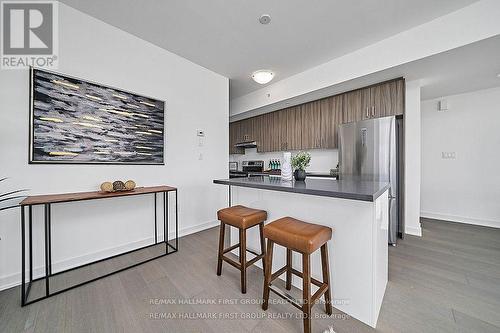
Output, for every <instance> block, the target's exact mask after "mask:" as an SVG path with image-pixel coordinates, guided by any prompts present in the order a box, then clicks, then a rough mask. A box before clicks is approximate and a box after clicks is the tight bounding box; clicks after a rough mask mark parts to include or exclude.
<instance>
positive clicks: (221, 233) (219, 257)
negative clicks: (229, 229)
mask: <svg viewBox="0 0 500 333" xmlns="http://www.w3.org/2000/svg"><path fill="white" fill-rule="evenodd" d="M219 228H220V230H219V254H218V255H217V275H219V276H220V275H221V274H222V256H223V255H224V231H225V229H226V225H225V224H224V223H223V222H221V223H220V227H219Z"/></svg>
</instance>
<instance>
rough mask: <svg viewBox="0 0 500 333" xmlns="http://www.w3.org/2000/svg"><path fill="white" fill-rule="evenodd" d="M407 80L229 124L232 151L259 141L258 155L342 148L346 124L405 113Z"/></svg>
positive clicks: (391, 82) (397, 80)
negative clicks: (340, 142)
mask: <svg viewBox="0 0 500 333" xmlns="http://www.w3.org/2000/svg"><path fill="white" fill-rule="evenodd" d="M404 100H405V81H404V79H396V80H392V81H387V82H383V83H380V84H378V85H373V86H370V87H366V88H362V89H358V90H354V91H350V92H347V93H344V94H341V95H336V96H332V97H328V98H324V99H321V100H317V101H313V102H309V103H305V104H302V105H299V106H294V107H289V108H286V109H283V110H279V111H274V112H271V113H266V114H263V115H261V116H258V117H252V118H248V119H245V120H240V121H237V122H233V123H231V124H230V125H229V146H230V147H229V151H230V152H231V153H232V154H241V153H244V149H242V148H235V147H234V144H235V143H237V142H243V141H256V142H257V151H258V152H271V151H283V150H299V149H315V148H338V126H339V125H340V124H343V123H349V122H354V121H360V120H365V119H371V118H378V117H387V116H395V115H400V114H403V113H404V103H405V102H404Z"/></svg>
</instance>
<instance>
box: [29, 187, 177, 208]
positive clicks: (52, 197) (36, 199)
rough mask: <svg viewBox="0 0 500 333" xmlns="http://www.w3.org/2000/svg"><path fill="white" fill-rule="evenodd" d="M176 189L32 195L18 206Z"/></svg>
mask: <svg viewBox="0 0 500 333" xmlns="http://www.w3.org/2000/svg"><path fill="white" fill-rule="evenodd" d="M175 190H177V188H175V187H171V186H166V185H161V186H150V187H137V188H135V189H134V190H132V191H123V192H102V191H93V192H76V193H61V194H45V195H33V196H30V197H27V198H26V199H24V200H23V201H21V203H20V205H21V206H25V205H41V204H50V203H56V202H71V201H81V200H91V199H105V198H114V197H126V196H131V195H140V194H148V193H158V192H170V191H175Z"/></svg>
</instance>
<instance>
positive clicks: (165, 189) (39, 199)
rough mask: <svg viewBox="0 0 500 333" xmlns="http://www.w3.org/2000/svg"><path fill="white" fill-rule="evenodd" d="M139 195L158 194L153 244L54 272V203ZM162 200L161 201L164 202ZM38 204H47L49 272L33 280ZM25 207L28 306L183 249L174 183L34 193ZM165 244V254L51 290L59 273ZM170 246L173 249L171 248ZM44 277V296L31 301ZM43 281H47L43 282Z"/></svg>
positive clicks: (23, 263)
mask: <svg viewBox="0 0 500 333" xmlns="http://www.w3.org/2000/svg"><path fill="white" fill-rule="evenodd" d="M170 192H175V246H173V245H172V244H171V243H173V239H172V240H171V241H169V239H168V238H169V237H168V235H169V223H168V195H169V193H170ZM158 194H162V195H163V200H162V201H163V239H162V240H160V241H159V240H158V226H157V224H158V223H157V209H156V208H157V201H158V200H157V199H158V198H157V196H158ZM137 195H153V196H154V208H155V213H154V243H153V244H150V245H146V246H143V247H140V248H137V249H134V250H130V251H127V252H123V253H119V254H116V255H113V256H111V257H106V258H103V259H99V260H96V261H93V262H90V263H86V264H83V265H80V266H76V267H72V268H69V269H66V270H63V271H59V272H56V273H53V272H52V246H51V225H50V224H51V214H50V210H51V206H52V205H53V204H58V203H67V202H75V201H84V200H97V199H109V198H116V197H128V196H137ZM160 202H161V201H160ZM37 205H43V206H44V212H45V214H44V216H45V218H44V220H45V221H44V222H45V226H44V233H45V251H44V252H45V275H44V276H42V277H38V278H36V279H33V235H32V230H33V212H32V210H33V206H37ZM20 206H21V246H22V247H21V279H22V280H21V305H22V306H25V305H28V304H32V303H34V302H38V301H41V300H43V299H46V298H48V297H51V296H54V295H57V294H60V293H62V292H65V291H68V290H70V289H73V288H76V287H79V286H82V285H84V284H87V283H90V282H94V281H96V280H98V279H102V278H104V277H107V276H109V275H112V274H115V273H118V272H121V271H124V270H126V269H129V268H132V267H135V266H138V265H141V264H144V263H146V262H149V261H151V260H155V259H158V258H161V257H164V256H166V255H168V254H171V253H174V252H177V250H178V248H179V246H178V245H179V244H178V242H179V234H178V229H179V228H178V211H177V188H175V187H171V186H165V185H163V186H153V187H139V188H136V189H134V190H132V191H126V192H112V193H107V192H98V191H95V192H78V193H63V194H49V195H36V196H30V197H27V198H26V199H24V200H23V201H21V203H20ZM26 207H27V208H28V240H26V212H25V211H26ZM26 241H27V242H28V243H29V247H28V258H29V270H28V281H26ZM161 243H164V244H165V253H162V254H160V255H157V256H155V257H153V258H148V259H146V260H143V261H140V262H138V263H135V264H133V265H130V266H127V267H124V268H121V269H118V270H116V271H113V272H111V273H107V274H105V275H102V276H99V277H96V278H92V279H90V280H88V281H85V282H81V283H78V284H76V285H72V286H70V287H68V288H65V289H61V290H57V291H55V292H52V293H51V292H50V277H53V276H55V275H59V274H62V273H66V272H69V271H72V270H75V269H78V268H81V267H84V266H88V265H92V264H95V263H98V262H101V261H104V260H109V259H112V258H115V257H118V256H121V255H124V254H128V253H132V252H135V251H139V250H143V249H146V248H150V247H153V246H156V245H158V244H161ZM169 249H170V250H169ZM40 280H45V281H44V282H45V293H44V295H43V296H41V297H38V298H36V299H33V300H28V298H29V293H30V290H31V286H32V284H33V283H34V282H36V281H40ZM42 283H43V282H42Z"/></svg>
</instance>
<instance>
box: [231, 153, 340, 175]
mask: <svg viewBox="0 0 500 333" xmlns="http://www.w3.org/2000/svg"><path fill="white" fill-rule="evenodd" d="M297 152H298V151H292V156H293V155H295V154H296V153H297ZM308 152H309V153H310V154H311V164H310V165H309V167H308V168H307V171H308V172H329V171H330V169H333V168H336V167H337V163H338V160H339V157H338V156H339V154H338V153H339V151H338V150H337V149H311V150H308ZM282 159H283V152H281V151H277V152H270V153H258V152H257V148H247V149H246V150H245V154H233V155H229V161H230V162H238V170H241V161H249V160H262V161H264V168H265V169H268V168H269V161H270V160H280V161H281V160H282Z"/></svg>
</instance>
